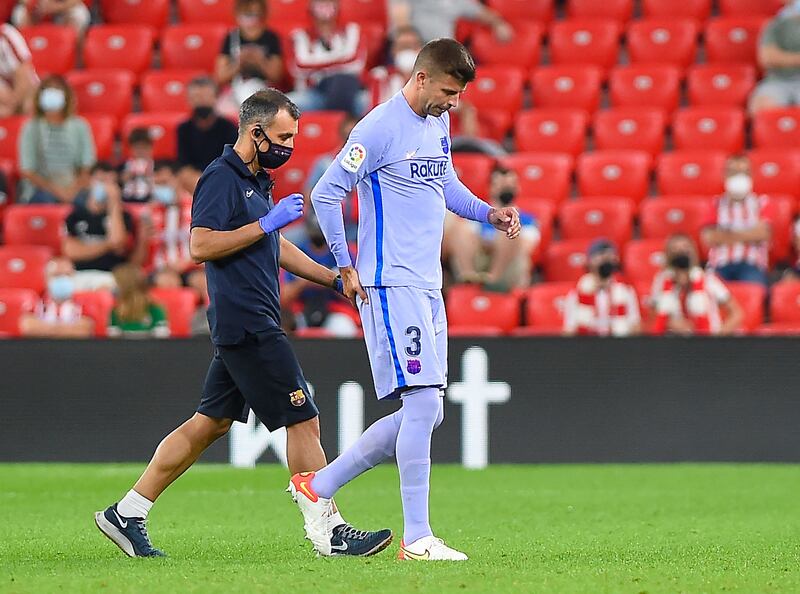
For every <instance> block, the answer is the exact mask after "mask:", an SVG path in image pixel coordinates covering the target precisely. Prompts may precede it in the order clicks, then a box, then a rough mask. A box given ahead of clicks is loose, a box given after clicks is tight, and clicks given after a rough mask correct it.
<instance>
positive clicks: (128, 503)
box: [117, 489, 153, 518]
mask: <svg viewBox="0 0 800 594" xmlns="http://www.w3.org/2000/svg"><path fill="white" fill-rule="evenodd" d="M151 507H153V502H152V501H150V500H149V499H148V498H147V497H145V496H143V495H139V494H138V493H137V492H136V491H134V490H133V489H131V490H130V491H128V493H127V494H126V495H125V497H123V498H122V500H121V501H120V502H119V503H118V504H117V512H119V515H121V516H122V517H123V518H146V517H147V514H148V513H150V508H151Z"/></svg>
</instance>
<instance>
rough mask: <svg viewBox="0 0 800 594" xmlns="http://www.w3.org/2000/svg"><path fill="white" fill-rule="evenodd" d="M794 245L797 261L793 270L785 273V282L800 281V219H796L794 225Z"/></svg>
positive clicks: (790, 269)
mask: <svg viewBox="0 0 800 594" xmlns="http://www.w3.org/2000/svg"><path fill="white" fill-rule="evenodd" d="M792 244H793V245H794V253H795V255H796V256H797V260H796V261H795V263H794V266H793V267H792V268H788V269H787V270H785V271H784V274H783V278H784V280H791V281H796V280H798V279H800V218H797V219H795V221H794V223H793V224H792Z"/></svg>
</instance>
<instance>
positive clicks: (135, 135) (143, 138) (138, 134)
mask: <svg viewBox="0 0 800 594" xmlns="http://www.w3.org/2000/svg"><path fill="white" fill-rule="evenodd" d="M128 144H129V145H134V144H149V145H151V146H152V144H153V139H152V138H150V130H148V129H147V128H144V127H140V128H134V129H133V130H131V133H130V134H128Z"/></svg>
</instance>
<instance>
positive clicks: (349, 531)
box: [339, 524, 367, 540]
mask: <svg viewBox="0 0 800 594" xmlns="http://www.w3.org/2000/svg"><path fill="white" fill-rule="evenodd" d="M339 537H340V538H343V539H344V538H353V539H357V540H364V539H365V538H367V533H366V532H365V531H364V530H358V529H357V528H354V527H353V526H351V525H350V524H345V525H344V528H342V529H341V530H340V531H339Z"/></svg>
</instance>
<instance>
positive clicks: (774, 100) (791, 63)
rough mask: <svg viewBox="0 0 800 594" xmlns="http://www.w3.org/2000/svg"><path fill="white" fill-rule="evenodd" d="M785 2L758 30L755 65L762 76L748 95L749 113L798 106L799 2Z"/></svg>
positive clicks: (799, 91) (799, 68) (787, 0)
mask: <svg viewBox="0 0 800 594" xmlns="http://www.w3.org/2000/svg"><path fill="white" fill-rule="evenodd" d="M785 2H786V7H785V8H784V9H783V10H781V11H780V12H779V13H778V15H777V16H776V17H774V18H773V19H772V20H770V21H769V22H768V23H767V26H766V27H764V29H763V30H762V32H761V39H760V40H759V43H758V64H759V66H761V69H762V70H763V71H764V73H765V76H764V79H763V80H762V81H761V82H760V83H759V84H758V86H756V88H755V90H754V91H753V93H752V95H751V96H750V111H751V112H752V113H757V112H759V111H762V110H765V109H775V108H778V107H791V106H800V2H798V1H797V0H785Z"/></svg>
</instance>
